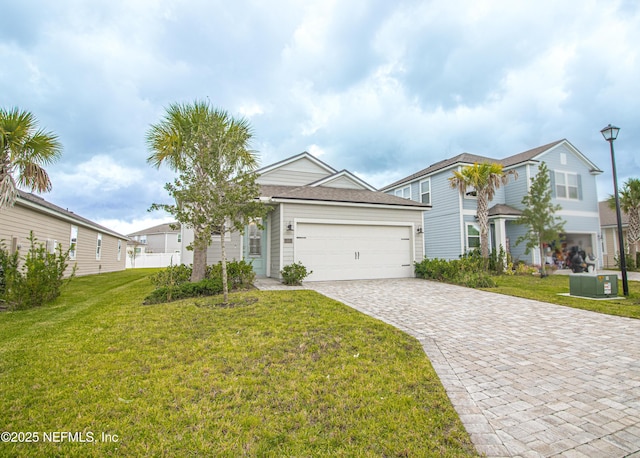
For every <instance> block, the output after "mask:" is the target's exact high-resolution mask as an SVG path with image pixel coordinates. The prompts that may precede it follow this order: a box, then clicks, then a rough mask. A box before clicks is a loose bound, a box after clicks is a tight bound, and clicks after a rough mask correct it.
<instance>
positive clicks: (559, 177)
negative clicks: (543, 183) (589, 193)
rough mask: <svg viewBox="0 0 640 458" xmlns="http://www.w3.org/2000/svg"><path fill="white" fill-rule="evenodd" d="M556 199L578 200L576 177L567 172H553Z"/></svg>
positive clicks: (577, 180)
mask: <svg viewBox="0 0 640 458" xmlns="http://www.w3.org/2000/svg"><path fill="white" fill-rule="evenodd" d="M555 182H556V183H555V188H556V197H557V198H559V199H578V198H579V186H578V184H579V183H578V182H579V179H578V175H577V174H575V173H569V172H555Z"/></svg>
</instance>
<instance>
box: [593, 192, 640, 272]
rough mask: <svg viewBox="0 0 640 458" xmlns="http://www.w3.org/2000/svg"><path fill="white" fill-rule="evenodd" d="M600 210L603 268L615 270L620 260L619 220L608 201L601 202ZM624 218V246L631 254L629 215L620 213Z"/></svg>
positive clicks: (638, 247)
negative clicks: (628, 231) (628, 228)
mask: <svg viewBox="0 0 640 458" xmlns="http://www.w3.org/2000/svg"><path fill="white" fill-rule="evenodd" d="M598 208H599V209H600V230H601V235H602V236H601V240H600V241H601V245H602V261H603V267H605V268H609V267H611V268H614V267H617V266H616V259H618V258H619V254H620V248H619V247H620V244H619V242H618V218H617V217H616V211H615V210H612V209H611V208H610V207H609V203H608V202H607V201H603V202H599V203H598ZM620 216H621V217H622V239H623V240H624V246H625V249H626V250H627V253H628V252H629V240H628V239H627V227H628V226H629V215H627V214H626V213H625V212H623V211H622V210H621V211H620ZM636 248H637V251H638V252H640V243H639V242H636Z"/></svg>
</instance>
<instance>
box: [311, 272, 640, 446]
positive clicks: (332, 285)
mask: <svg viewBox="0 0 640 458" xmlns="http://www.w3.org/2000/svg"><path fill="white" fill-rule="evenodd" d="M305 285H306V287H307V288H309V289H313V290H316V291H318V292H320V293H322V294H324V295H326V296H329V297H331V298H334V299H337V300H339V301H341V302H343V303H345V304H348V305H350V306H352V307H354V308H356V309H358V310H360V311H362V312H364V313H366V314H368V315H371V316H374V317H376V318H379V319H380V320H382V321H385V322H387V323H390V324H392V325H394V326H396V327H398V328H400V329H402V330H404V331H405V332H407V333H409V334H411V335H413V336H415V337H416V338H418V339H419V340H420V342H421V343H422V344H423V346H424V349H425V352H426V353H427V355H428V356H429V359H430V360H431V362H432V364H433V366H434V368H435V370H436V371H437V373H438V375H439V376H440V379H441V380H442V383H443V385H444V387H445V388H446V390H447V393H448V395H449V397H450V399H451V401H452V403H453V405H454V407H455V408H456V410H457V411H458V413H459V415H460V418H461V420H462V422H463V423H464V425H465V427H466V429H467V431H468V432H469V434H470V435H471V438H472V440H473V442H474V444H475V445H476V448H477V449H478V451H480V452H481V453H485V454H486V455H487V456H489V457H498V456H523V457H534V456H567V457H591V458H593V457H607V458H611V457H624V456H631V455H633V456H640V452H639V451H640V320H633V319H627V318H619V317H613V316H609V315H603V314H598V313H593V312H587V311H583V310H577V309H572V308H569V307H562V306H557V305H552V304H547V303H543V302H537V301H532V300H528V299H520V298H514V297H509V296H503V295H499V294H494V293H489V292H484V291H478V290H473V289H468V288H462V287H457V286H452V285H446V284H442V283H436V282H430V281H425V280H418V279H398V280H361V281H342V282H309V283H306V284H305ZM637 454H638V455H637Z"/></svg>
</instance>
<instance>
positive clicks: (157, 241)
mask: <svg viewBox="0 0 640 458" xmlns="http://www.w3.org/2000/svg"><path fill="white" fill-rule="evenodd" d="M127 237H129V241H128V242H127V269H130V268H136V267H167V266H169V265H171V264H174V265H175V264H180V251H181V249H182V232H181V231H180V223H178V222H172V223H165V224H159V225H157V226H153V227H149V228H146V229H143V230H141V231H137V232H134V233H132V234H127Z"/></svg>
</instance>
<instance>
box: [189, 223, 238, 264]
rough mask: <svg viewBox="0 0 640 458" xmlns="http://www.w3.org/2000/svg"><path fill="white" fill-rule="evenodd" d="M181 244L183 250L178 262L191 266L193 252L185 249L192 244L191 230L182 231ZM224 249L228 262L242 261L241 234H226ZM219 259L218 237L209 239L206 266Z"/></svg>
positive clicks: (220, 257)
mask: <svg viewBox="0 0 640 458" xmlns="http://www.w3.org/2000/svg"><path fill="white" fill-rule="evenodd" d="M182 242H183V243H182V245H183V249H182V253H181V254H180V262H181V263H182V264H185V265H191V264H193V250H188V249H187V247H188V246H189V245H191V244H192V243H193V230H191V229H187V230H183V235H182ZM224 249H225V252H226V254H227V260H228V261H232V260H234V259H235V260H240V259H242V234H240V232H237V231H235V232H231V233H230V234H227V236H226V237H225V246H224ZM221 259H222V256H221V248H220V237H218V236H214V237H213V238H212V239H211V245H209V247H208V248H207V264H216V263H218V262H220V260H221Z"/></svg>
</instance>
